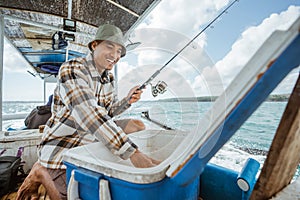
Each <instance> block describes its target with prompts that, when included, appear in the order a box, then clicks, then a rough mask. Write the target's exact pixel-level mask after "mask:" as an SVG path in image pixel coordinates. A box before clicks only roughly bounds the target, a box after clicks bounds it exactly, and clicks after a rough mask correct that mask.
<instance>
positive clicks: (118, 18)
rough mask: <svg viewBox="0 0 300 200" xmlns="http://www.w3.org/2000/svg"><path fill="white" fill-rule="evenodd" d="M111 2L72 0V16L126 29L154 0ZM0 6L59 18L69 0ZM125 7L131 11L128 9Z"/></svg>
mask: <svg viewBox="0 0 300 200" xmlns="http://www.w3.org/2000/svg"><path fill="white" fill-rule="evenodd" d="M113 2H114V3H116V4H118V5H119V6H117V5H115V4H113V3H112V1H104V0H102V1H91V0H81V1H72V14H71V19H73V20H76V21H80V22H83V23H86V24H89V25H92V26H95V27H98V26H99V25H101V24H103V23H110V24H114V25H116V26H118V27H120V28H121V29H122V30H123V31H124V32H126V31H128V30H129V29H130V27H131V26H132V25H133V24H134V23H135V22H136V21H137V20H138V19H139V16H141V15H143V14H144V12H145V11H146V10H147V9H148V8H149V7H151V6H152V4H155V3H156V2H157V0H143V1H129V0H122V1H113ZM0 7H2V8H7V9H13V10H19V11H20V10H22V11H31V12H30V13H31V14H33V12H37V13H44V14H50V15H55V16H59V17H62V18H67V17H68V0H47V1H45V0H14V1H12V0H2V1H0ZM124 8H125V9H124ZM126 9H127V10H129V11H132V12H128V11H127V10H126ZM132 13H135V14H137V15H138V16H136V15H133V14H132Z"/></svg>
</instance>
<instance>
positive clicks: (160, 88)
mask: <svg viewBox="0 0 300 200" xmlns="http://www.w3.org/2000/svg"><path fill="white" fill-rule="evenodd" d="M238 1H239V0H234V1H233V2H231V3H230V4H229V6H227V7H226V8H225V9H224V10H223V11H222V12H221V13H219V14H218V15H217V16H216V17H215V18H214V19H213V20H212V21H211V22H210V23H209V24H207V25H206V26H205V27H204V28H203V29H202V30H201V31H200V32H199V33H198V34H197V35H196V36H195V37H194V38H193V39H191V40H190V41H189V42H188V43H187V44H186V45H185V46H184V47H182V48H181V49H180V50H179V51H178V52H177V53H176V54H175V55H174V56H173V57H171V58H170V59H169V60H168V61H167V62H166V63H165V64H164V65H163V66H162V67H161V68H160V69H158V70H157V71H156V72H154V73H153V74H152V75H151V76H150V77H149V78H148V80H146V81H145V82H144V83H143V84H142V85H141V86H140V87H139V88H138V89H137V90H142V89H144V88H145V87H146V86H147V85H149V84H151V81H152V80H153V79H154V78H155V77H157V76H158V75H159V74H160V72H161V71H162V70H163V69H164V68H165V67H167V65H168V64H169V63H170V62H172V61H173V60H174V59H175V58H176V57H177V56H178V55H179V54H180V53H181V52H182V51H183V50H184V49H185V48H186V47H188V46H189V45H190V44H191V43H192V42H193V41H194V40H195V39H196V38H197V37H199V36H200V35H201V34H202V33H203V32H204V31H205V30H206V29H207V28H209V27H210V26H211V25H212V24H213V23H214V22H215V21H216V20H217V19H218V18H220V17H221V16H222V15H223V14H224V13H226V12H227V10H229V8H230V7H231V6H233V4H235V3H236V2H238ZM166 87H167V85H166V83H165V82H164V81H161V82H159V84H157V85H156V86H154V87H152V89H154V92H152V94H153V96H154V97H155V96H157V94H158V93H163V92H164V91H165V89H166ZM133 94H134V93H133ZM130 99H131V97H129V98H128V100H127V101H125V102H124V103H123V104H121V105H120V106H119V107H118V108H117V109H116V110H115V113H118V112H119V111H120V110H121V109H123V108H124V107H125V106H126V105H127V102H128V101H129V100H130Z"/></svg>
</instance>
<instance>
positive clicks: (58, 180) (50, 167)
mask: <svg viewBox="0 0 300 200" xmlns="http://www.w3.org/2000/svg"><path fill="white" fill-rule="evenodd" d="M88 47H89V49H90V51H91V52H90V54H88V55H87V56H86V57H84V58H75V59H72V60H70V61H68V62H66V63H64V64H63V65H62V66H61V68H60V71H59V74H58V81H57V86H56V88H55V90H54V94H53V106H52V116H51V118H50V119H49V120H48V122H47V124H46V127H45V129H44V134H43V138H42V141H41V144H40V146H39V161H38V162H37V163H36V164H35V166H34V167H33V169H32V170H31V172H30V174H29V176H28V177H27V180H25V181H24V183H23V185H22V187H21V188H20V190H19V192H18V194H19V197H24V196H25V197H26V196H28V195H27V194H29V193H30V192H27V194H24V192H25V191H31V193H34V192H32V191H35V190H36V187H37V185H38V183H39V184H43V185H44V186H45V187H46V189H47V190H48V194H49V196H50V197H51V195H54V196H53V198H57V191H58V192H59V195H60V198H61V199H66V198H67V194H66V192H67V190H66V170H65V169H66V167H65V165H64V164H63V162H62V155H63V154H64V153H65V152H66V151H67V150H68V149H71V148H74V147H77V146H81V145H85V144H89V143H92V142H96V141H100V142H103V143H104V144H105V145H106V147H107V148H108V149H109V150H110V151H111V152H112V153H113V154H115V155H117V156H119V157H120V158H122V159H130V160H131V162H132V164H133V165H134V166H135V167H153V166H155V165H157V164H158V163H159V162H158V161H156V160H154V159H152V158H150V157H148V156H146V155H145V154H143V153H141V152H140V151H139V150H138V147H137V145H135V144H134V143H133V142H132V141H131V140H130V139H129V138H128V136H127V134H128V133H131V132H135V131H139V130H143V129H144V124H143V123H142V122H141V121H139V120H130V119H128V120H120V121H115V120H113V119H112V118H113V117H114V116H116V115H119V114H120V113H122V112H123V111H124V110H126V109H127V108H129V107H130V105H131V104H132V103H135V102H137V101H138V100H139V99H140V97H141V94H142V90H138V87H139V86H136V87H134V88H132V89H131V90H130V91H129V93H128V96H127V97H125V98H124V99H122V100H121V101H118V100H117V98H116V96H115V92H114V79H113V75H112V74H111V73H110V70H112V69H113V67H114V65H115V64H116V63H117V62H118V61H119V60H120V58H121V57H123V56H125V54H126V48H125V46H124V43H123V34H122V32H121V30H120V29H119V28H117V27H115V26H113V25H108V24H106V25H102V26H100V27H99V29H98V31H97V33H96V36H95V39H94V40H92V41H91V42H90V43H89V44H88ZM128 99H129V100H128ZM126 101H127V102H126ZM124 102H126V103H125V104H126V106H124V107H122V109H121V110H118V109H117V108H118V107H119V106H120V105H124ZM116 110H118V111H117V112H116ZM94 153H95V154H99V153H100V154H101V152H94ZM39 173H40V174H39ZM49 175H50V177H51V179H52V180H53V182H54V184H49V181H51V180H45V178H44V177H46V178H47V177H48V179H50V178H49ZM33 183H34V184H33ZM32 185H34V187H35V188H33V189H32V188H31V189H29V188H30V187H33V186H32ZM47 185H50V186H49V187H52V186H51V185H55V188H54V189H53V188H52V189H51V188H50V189H48V188H47ZM55 189H56V192H55ZM49 191H54V192H53V193H52V194H50V193H49ZM25 193H26V192H25Z"/></svg>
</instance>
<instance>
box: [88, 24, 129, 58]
mask: <svg viewBox="0 0 300 200" xmlns="http://www.w3.org/2000/svg"><path fill="white" fill-rule="evenodd" d="M95 40H107V41H111V42H114V43H117V44H119V45H121V46H122V53H121V57H123V56H125V55H126V48H125V44H124V36H123V33H122V31H121V29H119V28H118V27H116V26H114V25H110V24H104V25H101V26H99V28H98V30H97V33H96V35H95V38H94V40H92V41H90V42H89V44H88V47H89V49H90V50H91V51H92V47H91V44H92V42H93V41H95Z"/></svg>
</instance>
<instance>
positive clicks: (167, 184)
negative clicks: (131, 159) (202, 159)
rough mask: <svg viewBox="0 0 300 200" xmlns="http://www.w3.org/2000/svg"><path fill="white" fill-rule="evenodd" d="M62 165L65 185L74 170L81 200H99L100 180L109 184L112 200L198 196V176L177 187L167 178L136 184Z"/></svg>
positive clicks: (191, 199)
mask: <svg viewBox="0 0 300 200" xmlns="http://www.w3.org/2000/svg"><path fill="white" fill-rule="evenodd" d="M64 164H65V165H66V166H67V184H69V180H70V177H71V173H72V171H73V170H74V172H75V176H74V178H75V180H76V181H77V182H78V190H79V196H80V198H81V199H83V200H95V199H100V198H99V191H100V189H99V182H100V180H101V179H105V180H107V181H108V182H109V190H110V195H111V198H112V199H113V200H124V199H136V200H141V199H143V200H148V199H149V200H153V199H157V200H159V199H162V200H166V199H172V200H174V199H178V200H183V199H187V200H193V199H195V200H197V199H198V196H199V188H200V180H199V176H198V177H196V178H195V179H194V180H193V181H191V182H190V183H188V184H185V185H177V184H176V183H175V182H174V181H172V179H170V178H168V177H166V178H164V179H163V180H161V181H158V182H155V183H149V184H137V183H130V182H127V181H123V180H119V179H116V178H112V177H107V176H105V175H103V174H100V173H97V172H93V171H91V170H87V169H84V168H80V167H77V166H75V165H73V164H70V163H68V162H65V163H64Z"/></svg>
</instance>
